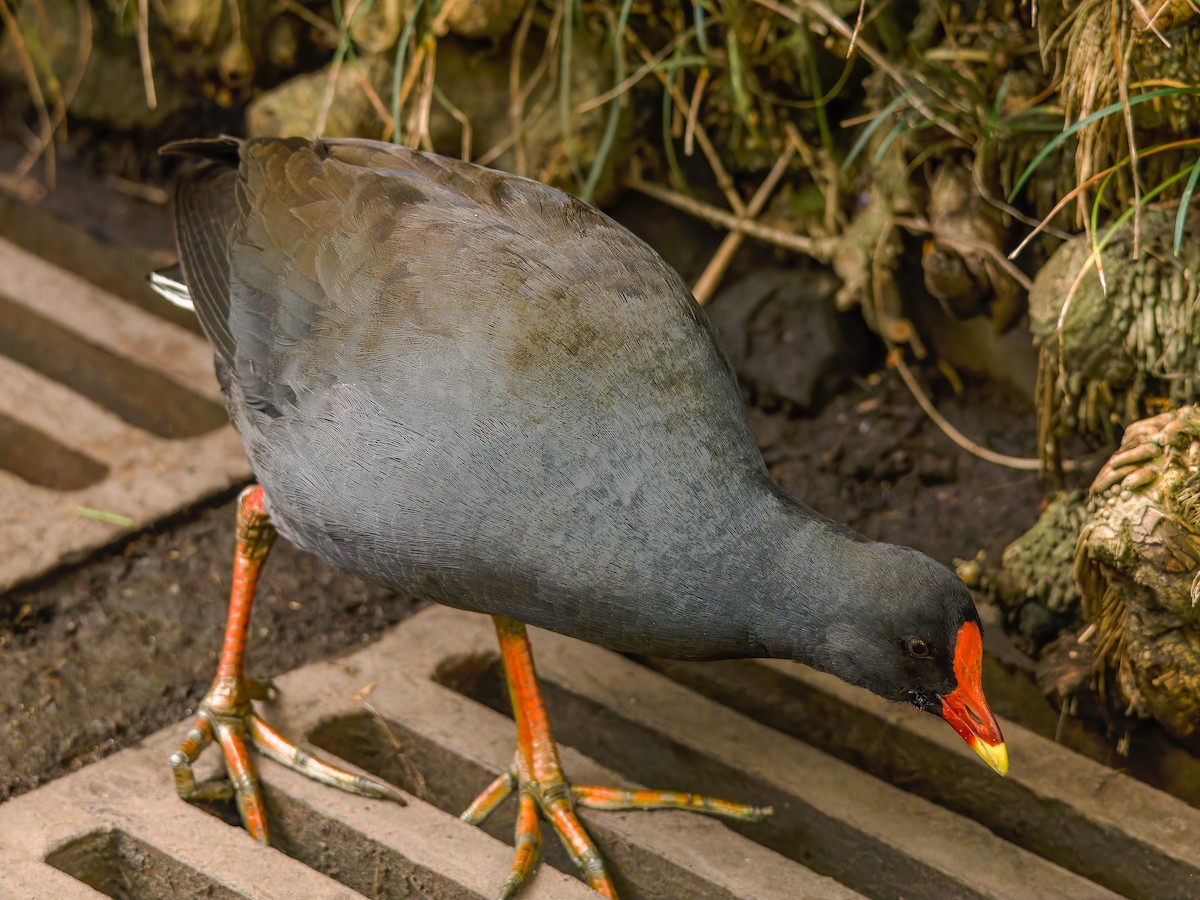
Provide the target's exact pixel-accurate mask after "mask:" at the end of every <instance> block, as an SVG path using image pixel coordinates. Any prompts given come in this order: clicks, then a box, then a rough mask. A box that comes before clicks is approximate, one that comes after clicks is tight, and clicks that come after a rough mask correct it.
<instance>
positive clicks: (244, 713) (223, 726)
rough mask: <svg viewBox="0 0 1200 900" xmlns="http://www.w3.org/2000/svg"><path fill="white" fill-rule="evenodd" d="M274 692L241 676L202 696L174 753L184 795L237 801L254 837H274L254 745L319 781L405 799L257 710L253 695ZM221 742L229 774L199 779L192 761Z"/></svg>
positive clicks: (371, 794)
mask: <svg viewBox="0 0 1200 900" xmlns="http://www.w3.org/2000/svg"><path fill="white" fill-rule="evenodd" d="M267 692H268V688H267V686H265V685H259V684H257V683H254V682H247V681H246V680H244V679H241V678H218V679H217V680H216V681H215V682H214V683H213V686H212V689H211V690H210V691H209V692H208V695H207V696H206V697H205V698H204V699H203V700H202V701H201V702H200V708H199V710H197V713H196V721H195V722H194V723H193V725H192V728H191V730H190V731H189V732H188V733H187V736H186V737H185V738H184V739H183V742H182V743H181V744H180V745H179V749H178V750H176V751H175V752H174V753H173V754H171V758H170V765H171V771H172V773H173V775H174V776H175V789H176V791H178V792H179V796H180V797H182V798H183V799H184V800H201V801H203V800H229V799H234V800H236V802H237V807H238V812H239V813H241V817H242V822H243V824H244V825H245V826H246V830H247V831H248V832H250V835H251V837H253V838H255V839H256V840H259V841H262V842H264V843H267V842H268V829H267V815H266V810H265V809H264V806H263V796H262V786H261V784H260V783H259V779H258V772H257V770H256V769H255V766H254V762H253V761H252V760H251V758H250V752H249V748H250V747H253V748H254V749H256V750H257V751H258V752H260V753H262V754H263V755H264V756H266V757H268V758H270V759H273V760H275V762H277V763H279V764H280V765H283V766H286V767H287V768H289V769H291V770H292V771H293V772H298V773H299V774H301V775H304V776H306V777H308V778H311V779H313V780H314V781H320V782H322V783H324V784H328V785H331V786H332V787H336V788H341V789H342V790H343V791H348V792H350V793H352V794H359V795H361V796H363V797H373V798H376V799H383V800H394V801H395V802H397V803H399V804H401V805H404V803H405V800H404V797H403V795H402V794H401V793H400V792H399V791H398V790H396V788H394V787H392V786H391V785H390V784H387V783H385V782H380V781H375V780H374V779H372V778H366V777H364V776H362V775H356V774H355V773H353V772H347V771H346V770H344V769H340V768H338V767H337V766H334V765H332V764H330V763H327V762H325V761H324V760H322V759H320V758H318V757H316V756H313V755H312V754H311V753H308V752H307V751H305V750H303V749H301V748H300V747H297V746H296V745H295V744H293V743H292V742H291V741H289V740H288V739H287V738H285V737H284V736H283V735H281V734H280V733H279V732H278V731H276V730H275V729H274V728H272V727H271V726H270V725H268V724H267V723H266V722H265V721H263V719H262V718H261V717H260V716H259V715H258V714H257V713H256V712H255V711H254V708H253V706H252V705H251V702H250V701H251V697H252V696H253V697H256V698H260V697H261V696H262V695H265V694H266V693H267ZM214 742H215V743H217V744H219V745H220V747H221V752H222V753H223V754H224V757H225V770H226V773H227V777H225V778H215V779H210V780H208V781H204V782H201V783H197V781H196V776H195V773H194V772H193V770H192V764H193V763H194V762H195V761H196V759H197V758H198V757H199V756H200V754H201V753H203V752H204V750H205V748H206V747H208V745H209V744H212V743H214Z"/></svg>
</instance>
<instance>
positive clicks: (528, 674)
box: [462, 616, 771, 900]
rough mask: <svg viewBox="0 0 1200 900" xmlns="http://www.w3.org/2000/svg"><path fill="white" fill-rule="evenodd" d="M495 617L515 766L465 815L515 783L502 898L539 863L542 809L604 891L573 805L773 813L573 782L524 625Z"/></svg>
mask: <svg viewBox="0 0 1200 900" xmlns="http://www.w3.org/2000/svg"><path fill="white" fill-rule="evenodd" d="M492 618H493V619H494V620H495V623H496V634H497V636H498V637H499V639H500V655H501V658H502V659H503V661H504V672H505V676H506V677H507V679H508V690H509V696H510V698H511V700H512V707H513V718H514V719H515V720H516V723H517V754H516V757H515V759H514V760H513V765H512V768H511V769H510V770H509V771H507V772H504V773H503V774H501V775H500V776H499V777H498V778H497V779H496V780H495V781H493V782H492V783H491V784H490V785H488V787H487V788H486V789H485V790H484V791H483V793H481V794H480V795H479V796H478V797H477V798H476V799H475V801H474V802H473V803H472V804H471V805H470V806H469V807H467V810H466V811H465V812H464V813H463V814H462V819H463V821H466V822H471V823H474V824H478V823H480V822H482V821H483V820H484V819H486V818H487V816H488V815H489V814H490V813H491V812H492V811H493V810H494V809H496V807H498V806H499V805H500V803H501V802H503V801H504V799H505V798H506V797H508V795H509V794H511V793H512V792H513V791H514V790H515V791H517V798H518V803H519V806H518V810H517V828H516V841H515V843H516V855H515V858H514V860H513V865H512V869H511V870H510V871H509V874H508V878H507V879H505V882H504V885H503V887H502V888H501V890H500V898H501V900H505V898H509V897H512V896H514V895H515V894H516V893H517V891H518V890H520V888H521V885H523V884H524V883H525V882H526V881H527V880H528V878H529V876H530V875H531V874H532V872H533V867H534V865H535V864H536V863H537V855H538V850H539V849H540V847H541V830H540V826H539V824H538V815H537V814H538V811H539V810H540V811H541V814H542V816H544V817H545V818H546V820H547V821H549V823H550V825H551V827H552V828H553V829H554V831H555V832H556V833H557V834H558V836H559V838H560V839H561V840H562V843H563V846H564V847H565V848H566V850H567V852H568V853H569V854H570V855H571V859H573V860H574V861H575V864H576V865H577V866H578V867H579V869H580V871H581V872H582V873H583V877H584V878H585V879H586V880H587V883H588V884H589V885H590V886H591V887H592V889H593V890H596V891H598V892H599V893H601V894H603V895H604V896H606V897H616V890H615V889H614V888H613V883H612V880H611V879H610V878H609V876H608V873H607V872H606V871H605V869H604V861H603V859H601V856H600V851H599V850H598V849H597V848H596V845H595V844H594V843H593V842H592V839H591V838H590V837H589V836H588V834H587V832H586V831H585V830H584V828H583V825H582V824H580V822H579V819H578V818H577V817H576V815H575V806H576V805H578V806H588V807H592V808H595V809H609V810H613V809H687V810H692V811H695V812H704V813H711V814H713V815H719V816H725V817H727V818H731V819H739V820H741V821H748V822H753V821H757V820H759V819H761V818H763V817H764V816H766V815H769V814H770V812H771V810H770V809H769V808H761V807H757V806H750V805H748V804H745V803H732V802H730V801H728V800H716V799H713V798H711V797H702V796H700V795H697V794H685V793H678V792H675V791H647V790H624V789H621V788H602V787H591V786H575V785H572V784H570V782H568V781H567V779H566V778H565V777H564V775H563V771H562V766H561V764H560V763H559V760H558V746H557V745H556V744H555V742H554V736H553V735H552V734H551V733H550V723H549V720H548V719H547V716H546V708H545V706H544V705H543V703H542V694H541V690H540V689H539V687H538V681H537V673H536V672H535V671H534V667H533V654H532V652H531V650H530V647H529V637H528V635H527V634H526V632H525V626H524V625H523V624H521V623H520V622H516V621H514V620H512V619H506V618H504V617H503V616H493V617H492Z"/></svg>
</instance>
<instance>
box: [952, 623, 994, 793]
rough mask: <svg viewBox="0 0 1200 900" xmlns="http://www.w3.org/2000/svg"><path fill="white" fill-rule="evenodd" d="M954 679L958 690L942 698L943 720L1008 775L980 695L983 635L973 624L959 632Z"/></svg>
mask: <svg viewBox="0 0 1200 900" xmlns="http://www.w3.org/2000/svg"><path fill="white" fill-rule="evenodd" d="M954 677H955V678H956V679H957V681H958V687H956V688H955V689H954V691H953V692H952V693H951V694H949V695H948V696H946V697H943V698H942V718H943V719H945V720H946V723H947V724H948V725H949V726H950V727H951V728H953V729H954V730H955V731H957V732H958V734H959V736H960V737H961V738H962V739H963V740H964V741H966V742H967V743H968V744H969V745H970V747H971V749H972V750H974V751H975V752H976V753H978V754H979V755H980V756H981V757H982V758H983V761H984V762H985V763H987V764H988V765H989V766H991V767H992V768H993V769H995V770H996V771H997V772H998V773H1000V774H1001V775H1007V774H1008V748H1007V747H1005V746H1004V738H1003V737H1002V736H1001V734H1000V726H999V725H997V724H996V717H995V716H993V715H992V711H991V710H990V709H989V708H988V704H987V700H986V699H985V698H984V696H983V636H982V635H981V634H980V633H979V626H978V625H976V624H975V623H974V622H966V623H965V624H964V625H963V626H962V628H960V629H959V630H958V642H957V643H956V644H955V647H954Z"/></svg>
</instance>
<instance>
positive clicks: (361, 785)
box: [169, 485, 405, 842]
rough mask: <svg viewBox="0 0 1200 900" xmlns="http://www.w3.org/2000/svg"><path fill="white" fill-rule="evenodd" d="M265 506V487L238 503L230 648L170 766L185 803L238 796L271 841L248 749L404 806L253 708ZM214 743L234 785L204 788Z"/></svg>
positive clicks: (245, 817)
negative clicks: (207, 755) (252, 638)
mask: <svg viewBox="0 0 1200 900" xmlns="http://www.w3.org/2000/svg"><path fill="white" fill-rule="evenodd" d="M265 499H266V498H265V496H264V494H263V489H262V488H261V487H259V486H258V485H253V486H251V487H248V488H246V490H244V491H242V494H241V496H240V497H239V498H238V514H237V549H236V553H235V556H234V561H233V590H232V591H231V592H230V596H229V617H228V619H227V620H226V623H225V643H224V645H223V646H222V647H221V656H220V659H219V660H218V662H217V674H216V677H215V678H213V684H212V687H211V688H210V689H209V692H208V694H207V695H206V696H205V698H204V699H203V700H202V701H201V702H200V708H199V710H198V711H197V714H196V721H195V724H194V725H193V727H192V729H191V731H189V732H188V734H187V737H185V738H184V739H183V742H182V743H181V744H180V745H179V749H178V750H176V751H175V752H174V753H172V754H171V758H170V760H169V762H170V765H171V770H172V772H173V773H174V776H175V789H176V790H177V791H178V792H179V796H180V797H182V798H183V799H185V800H212V799H228V798H229V797H233V798H234V799H236V801H237V805H238V810H239V811H240V813H241V815H242V821H243V822H244V823H245V825H246V830H247V831H249V832H250V834H251V836H252V837H254V838H255V839H257V840H260V841H263V842H266V841H267V839H268V829H267V817H266V811H265V809H264V807H263V798H262V788H261V787H260V785H259V780H258V773H257V771H256V770H255V767H254V763H253V761H251V759H250V753H249V750H248V747H249V746H253V747H254V748H255V749H257V750H258V751H259V752H260V753H262V754H264V755H265V756H268V757H270V758H271V759H274V760H275V761H276V762H278V763H280V764H282V765H285V766H287V767H288V768H289V769H292V770H294V771H296V772H299V773H300V774H301V775H306V776H308V777H309V778H312V779H314V780H316V781H321V782H324V783H325V784H329V785H332V786H334V787H338V788H341V789H342V790H344V791H349V792H351V793H354V794H361V795H363V796H366V797H378V798H383V799H388V800H395V801H396V802H398V803H400V804H403V803H404V802H405V801H404V798H403V796H402V795H401V794H400V792H399V791H397V790H396V789H395V788H393V787H392V786H391V785H389V784H385V783H383V782H379V781H375V780H373V779H370V778H364V777H363V776H361V775H356V774H354V773H353V772H346V771H343V770H342V769H339V768H337V767H336V766H332V765H330V764H329V763H327V762H324V761H322V760H320V759H318V758H316V757H315V756H312V755H311V754H309V753H308V752H306V751H304V750H302V749H300V748H299V747H297V746H296V745H295V744H293V743H292V742H290V741H288V740H287V739H286V738H284V737H283V736H282V735H280V734H279V733H278V732H277V731H275V730H274V729H273V728H271V726H270V725H268V724H267V723H266V722H264V721H263V720H262V719H261V718H259V716H258V715H257V714H256V713H255V712H254V708H253V706H252V705H251V702H250V701H251V697H252V696H253V695H255V694H256V693H257V692H256V691H255V690H254V688H256V687H257V686H256V685H254V684H252V683H249V682H248V681H247V680H246V677H245V667H244V657H245V652H246V629H247V627H248V625H249V622H250V610H251V608H252V607H253V604H254V591H255V588H256V587H257V586H258V577H259V574H260V573H261V571H262V567H263V563H265V562H266V559H267V554H268V553H270V551H271V546H272V544H274V543H275V529H274V528H273V527H272V525H271V522H270V520H269V518H268V517H267V513H266V509H265V507H264V500H265ZM214 741H215V742H216V743H218V744H219V745H220V747H221V751H222V753H223V754H224V757H225V770H226V773H227V775H228V780H221V781H216V782H207V783H205V784H200V785H198V784H197V783H196V777H195V774H194V773H193V771H192V764H193V763H194V762H195V761H196V759H197V758H198V757H199V756H200V754H201V753H203V752H204V749H205V748H206V747H207V746H208V745H209V744H211V743H213V742H214Z"/></svg>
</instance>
